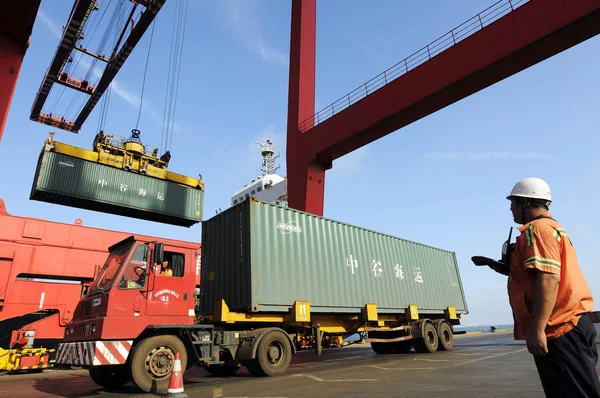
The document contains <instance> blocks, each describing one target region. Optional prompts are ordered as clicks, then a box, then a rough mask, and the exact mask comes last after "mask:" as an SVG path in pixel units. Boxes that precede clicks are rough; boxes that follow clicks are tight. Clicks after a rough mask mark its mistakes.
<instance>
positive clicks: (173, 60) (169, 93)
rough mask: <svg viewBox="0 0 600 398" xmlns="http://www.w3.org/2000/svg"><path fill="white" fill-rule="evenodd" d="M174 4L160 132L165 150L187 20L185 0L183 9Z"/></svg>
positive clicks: (169, 138)
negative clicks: (175, 6)
mask: <svg viewBox="0 0 600 398" xmlns="http://www.w3.org/2000/svg"><path fill="white" fill-rule="evenodd" d="M176 4H177V8H176V10H175V12H174V15H173V30H172V32H171V55H170V57H169V69H168V72H167V89H166V95H165V105H164V109H163V126H162V133H161V147H163V148H164V149H165V150H170V147H171V143H172V141H173V129H174V124H175V108H176V106H177V93H178V91H179V76H180V73H181V58H182V55H183V41H184V37H185V36H184V35H185V25H186V24H185V22H186V20H187V7H188V2H187V0H186V2H185V7H186V8H185V11H184V9H183V6H182V5H181V4H182V2H177V3H176ZM182 21H183V24H182ZM182 26H183V31H182ZM167 104H168V105H167Z"/></svg>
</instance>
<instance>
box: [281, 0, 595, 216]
mask: <svg viewBox="0 0 600 398" xmlns="http://www.w3.org/2000/svg"><path fill="white" fill-rule="evenodd" d="M315 28H316V0H292V28H291V41H290V80H289V99H288V132H287V171H288V198H289V206H290V207H292V208H295V209H298V210H302V211H307V212H309V213H313V214H317V215H320V216H322V215H323V198H324V187H325V171H326V170H328V169H330V168H331V165H332V162H333V161H334V160H335V159H338V158H340V157H342V156H344V155H346V154H348V153H350V152H352V151H354V150H356V149H358V148H360V147H362V146H364V145H367V144H369V143H371V142H373V141H375V140H377V139H379V138H381V137H384V136H386V135H387V134H390V133H392V132H394V131H396V130H398V129H400V128H402V127H404V126H407V125H408V124H410V123H413V122H415V121H417V120H419V119H421V118H423V117H426V116H428V115H430V114H432V113H434V112H436V111H438V110H440V109H442V108H444V107H446V106H448V105H451V104H453V103H455V102H457V101H460V100H461V99H463V98H465V97H468V96H469V95H471V94H473V93H476V92H477V91H480V90H482V89H484V88H486V87H489V86H491V85H493V84H495V83H497V82H499V81H501V80H503V79H505V78H507V77H510V76H512V75H514V74H516V73H518V72H520V71H522V70H524V69H526V68H529V67H530V66H532V65H535V64H537V63H539V62H541V61H543V60H545V59H547V58H550V57H552V56H553V55H556V54H558V53H560V52H562V51H564V50H566V49H568V48H570V47H573V46H575V45H577V44H579V43H581V42H583V41H585V40H587V39H589V38H591V37H594V36H595V35H597V34H598V33H600V1H598V0H578V1H566V0H501V1H499V2H497V3H495V4H494V5H492V6H491V7H489V8H488V9H486V10H484V11H483V12H481V13H479V14H477V15H476V16H475V17H473V18H471V19H470V20H468V21H467V22H465V23H463V24H462V25H460V26H458V27H457V28H455V29H453V30H452V31H450V32H448V33H447V34H445V35H443V36H442V37H440V38H439V39H437V40H436V41H434V42H433V43H431V44H429V45H427V46H426V47H423V48H422V49H421V50H419V51H417V52H416V53H414V54H413V55H411V56H410V57H408V58H406V59H404V60H402V61H400V62H399V63H398V64H396V65H394V66H393V67H391V68H390V69H388V70H386V71H385V72H383V73H381V74H380V75H378V76H376V77H375V78H373V79H371V80H369V81H368V82H366V83H365V84H362V85H361V86H359V87H358V88H357V89H355V90H353V91H352V92H350V93H348V94H347V95H345V96H343V97H341V98H340V99H339V100H337V101H336V102H334V103H332V104H331V105H329V106H327V107H325V108H323V109H322V110H320V111H319V112H317V113H314V103H315V98H314V92H315V42H316V33H315Z"/></svg>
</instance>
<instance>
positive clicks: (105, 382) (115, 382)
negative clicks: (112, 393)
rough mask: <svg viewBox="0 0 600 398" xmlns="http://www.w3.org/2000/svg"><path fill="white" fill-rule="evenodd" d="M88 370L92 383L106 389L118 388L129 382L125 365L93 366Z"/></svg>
mask: <svg viewBox="0 0 600 398" xmlns="http://www.w3.org/2000/svg"><path fill="white" fill-rule="evenodd" d="M89 372H90V378H91V379H92V380H93V381H94V383H96V384H98V385H99V386H101V387H104V388H106V389H107V390H113V389H116V388H120V387H123V386H124V385H125V384H127V383H129V372H128V371H127V366H126V365H118V366H94V367H92V368H90V369H89Z"/></svg>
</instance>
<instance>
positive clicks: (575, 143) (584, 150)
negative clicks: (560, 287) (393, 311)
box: [0, 0, 600, 324]
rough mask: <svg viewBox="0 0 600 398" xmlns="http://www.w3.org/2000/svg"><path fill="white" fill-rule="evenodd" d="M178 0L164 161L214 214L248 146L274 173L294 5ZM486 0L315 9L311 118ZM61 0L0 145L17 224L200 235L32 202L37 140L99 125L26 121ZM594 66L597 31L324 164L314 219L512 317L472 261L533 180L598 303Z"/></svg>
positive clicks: (72, 138)
mask: <svg viewBox="0 0 600 398" xmlns="http://www.w3.org/2000/svg"><path fill="white" fill-rule="evenodd" d="M103 3H105V2H103V1H99V4H100V6H101V7H102V5H103ZM189 3H190V4H189V9H188V13H187V16H188V20H187V25H186V36H185V47H184V53H183V63H182V66H181V78H180V79H181V80H180V86H179V93H178V102H177V109H176V116H175V120H176V123H175V128H174V135H173V141H172V145H171V154H172V156H173V158H172V160H171V163H170V168H171V169H172V170H173V171H175V172H178V173H181V174H186V175H192V176H195V175H197V174H198V173H201V174H202V175H203V177H204V182H205V184H206V194H205V207H204V210H205V214H206V216H211V215H212V214H214V212H215V210H216V209H218V208H226V207H228V205H229V200H230V197H231V195H232V194H233V192H235V191H236V189H238V188H239V187H241V186H242V185H243V184H245V183H247V182H249V181H250V180H251V179H252V178H254V177H256V176H257V175H259V173H260V156H259V151H258V149H259V147H258V146H257V145H256V144H254V141H257V140H260V141H264V140H266V139H267V138H270V139H271V140H273V141H274V143H275V145H276V149H279V151H280V153H281V165H282V170H281V171H283V172H285V128H286V119H287V87H288V86H287V84H288V69H287V64H288V54H289V24H290V2H289V1H274V0H271V1H267V0H264V1H249V0H248V1H246V0H226V1H214V0H213V1H203V2H196V1H190V2H189ZM492 3H493V1H487V2H481V1H475V0H464V1H461V2H460V5H457V4H458V3H451V2H443V1H431V0H427V1H425V0H423V1H419V2H411V3H410V4H408V3H405V2H397V1H391V0H390V1H388V0H378V2H377V7H372V6H369V5H367V4H366V3H364V4H363V3H359V2H358V1H355V2H347V1H343V0H327V1H323V0H320V1H318V5H317V72H316V73H317V75H316V76H317V88H316V90H317V98H316V101H317V109H320V108H321V107H323V106H325V105H327V104H329V103H331V102H332V101H334V100H336V99H337V98H339V97H341V96H342V95H344V94H346V93H347V92H349V91H350V90H352V89H354V88H355V87H356V86H358V85H360V84H361V83H364V82H365V81H367V80H368V79H370V78H371V77H373V76H375V75H377V74H378V73H380V72H382V71H383V70H384V69H387V68H388V67H390V66H392V65H393V64H395V63H396V62H398V61H399V60H401V59H403V58H404V57H406V56H408V55H410V54H412V53H413V52H414V51H416V50H418V49H419V48H421V47H422V46H424V45H425V44H427V43H429V42H431V41H432V40H434V39H436V38H437V37H439V36H440V35H442V34H444V33H446V32H447V31H449V30H450V29H452V28H453V27H455V26H456V25H459V24H460V23H462V22H463V21H465V20H467V19H468V18H470V17H471V16H473V15H475V14H476V13H478V12H480V11H481V10H483V9H484V8H486V7H487V6H489V5H491V4H492ZM72 4H73V2H72V1H70V0H45V1H42V4H41V7H40V12H39V15H38V18H37V20H36V23H35V26H34V30H33V35H32V38H31V45H30V48H29V50H28V52H27V55H26V57H25V60H24V63H23V67H22V70H21V75H20V78H19V81H18V84H17V89H16V92H15V95H14V97H13V102H12V108H11V110H10V113H9V117H8V121H7V124H6V127H5V130H4V136H3V139H2V141H1V142H0V167H2V169H3V170H4V171H5V172H4V177H3V178H4V181H3V184H2V185H1V188H0V197H1V198H3V199H4V200H5V202H6V205H7V208H8V211H9V212H10V213H11V214H14V215H18V216H26V217H37V218H44V219H49V220H53V221H59V222H66V223H71V222H73V221H74V220H75V219H76V218H82V219H83V222H84V224H85V225H88V226H93V227H99V228H107V229H117V230H124V231H129V232H137V233H145V234H151V235H157V236H164V237H169V238H175V239H182V240H189V241H198V240H199V239H200V232H201V230H200V226H198V225H197V226H194V227H192V228H182V227H175V226H168V225H162V224H158V223H151V222H145V221H141V220H135V219H127V218H123V217H117V216H112V215H106V214H101V213H95V212H91V211H86V210H80V209H74V208H68V207H62V206H58V205H52V204H47V203H42V202H35V201H30V200H29V199H28V198H29V192H30V189H31V182H32V180H33V176H34V173H35V165H36V161H37V157H38V155H39V153H40V150H41V148H42V144H43V141H44V139H45V138H46V137H47V136H48V133H49V132H50V131H56V136H55V139H56V140H58V141H62V142H66V143H69V144H72V145H76V146H81V147H85V148H89V147H91V143H92V140H93V136H94V134H95V133H96V128H97V125H98V118H99V113H100V107H99V106H97V107H96V109H95V110H94V112H93V113H92V114H91V115H90V117H89V118H88V120H87V122H86V124H85V125H84V128H83V129H82V131H81V132H80V133H79V134H78V135H75V134H72V133H69V132H66V131H62V130H56V129H51V128H49V127H48V126H44V125H41V124H38V123H34V122H32V121H30V120H29V111H30V108H31V105H32V103H33V100H34V98H35V94H36V92H37V90H38V87H39V85H40V82H41V81H42V78H43V75H44V72H45V71H46V69H47V68H48V66H49V65H50V62H51V60H52V57H53V55H54V52H55V50H56V46H57V44H58V40H59V36H60V27H61V26H62V25H64V24H65V23H66V21H67V18H68V14H69V12H70V10H71V7H72ZM175 10H176V2H175V1H174V0H169V1H168V2H167V4H166V6H165V7H164V9H163V10H161V12H160V13H159V15H158V18H157V20H156V25H155V32H154V38H153V43H152V50H151V53H150V64H149V67H148V77H147V82H146V88H145V92H144V106H143V111H142V117H141V120H140V125H139V129H140V130H141V131H142V139H143V140H144V143H147V144H152V145H155V146H159V145H160V142H161V131H162V120H163V107H164V96H165V93H166V76H167V69H168V59H169V53H170V45H171V44H170V43H171V32H172V23H173V16H174V13H175ZM149 39H150V35H149V34H146V35H145V36H144V38H143V39H142V40H141V42H140V44H139V45H138V46H137V47H136V49H135V50H134V51H133V53H132V54H131V56H130V58H129V59H128V60H127V62H126V63H125V65H124V66H123V68H122V69H121V71H120V72H119V74H118V75H117V78H116V85H115V86H113V91H112V95H111V99H110V103H109V109H108V113H107V118H106V125H105V131H109V132H112V133H115V134H119V135H123V136H128V135H129V133H130V131H131V129H132V128H134V127H135V123H136V119H137V114H138V109H139V101H140V99H139V98H140V93H141V86H142V76H143V72H144V66H145V61H146V55H147V51H148V45H149ZM474 56H477V55H476V54H474ZM599 63H600V38H598V37H596V38H593V39H590V40H588V41H586V42H584V43H582V44H580V45H578V46H576V47H574V48H571V49H569V50H567V51H565V52H563V53H561V54H559V55H557V56H555V57H553V58H551V59H549V60H546V61H544V62H543V63H541V64H538V65H535V66H533V67H531V68H529V69H527V70H525V71H523V72H520V73H519V74H517V75H515V76H512V77H510V78H508V79H506V80H504V81H502V82H500V83H498V84H496V85H494V86H492V87H490V88H487V89H485V90H484V91H481V92H479V93H476V94H475V95H472V96H470V97H469V98H466V99H464V100H462V101H460V102H458V103H456V104H453V105H452V106H449V107H447V108H445V109H443V110H440V111H438V112H436V113H435V114H433V115H431V116H429V117H427V118H425V119H422V120H420V121H418V122H416V123H413V124H412V125H410V126H407V127H405V128H403V129H401V130H399V131H397V132H395V133H393V134H390V135H388V136H387V137H385V138H383V139H380V140H378V141H376V142H374V143H372V144H370V145H368V146H366V147H363V148H361V149H359V150H357V151H355V152H353V153H351V154H349V155H347V156H346V157H344V158H341V159H339V160H337V161H335V162H334V165H333V169H332V170H331V171H329V172H328V173H327V180H326V190H325V216H326V217H328V218H332V219H336V220H340V221H343V222H347V223H350V224H355V225H359V226H362V227H366V228H369V229H373V230H376V231H380V232H384V233H387V234H391V235H394V236H398V237H402V238H406V239H410V240H413V241H417V242H421V243H425V244H428V245H432V246H436V247H440V248H443V249H446V250H452V251H455V252H456V253H457V257H458V262H459V267H460V271H461V276H462V281H463V284H464V288H465V292H466V296H467V302H468V305H469V309H470V312H471V313H470V315H468V316H466V317H465V318H464V321H463V323H464V324H493V323H495V324H502V323H511V322H512V317H511V312H510V307H509V305H508V301H507V295H506V278H504V277H502V276H500V275H497V274H495V273H494V272H493V271H491V270H488V269H487V268H477V267H475V266H474V265H473V264H472V263H471V261H470V257H471V256H473V255H487V256H490V257H494V258H497V257H499V256H500V249H501V245H502V243H503V242H504V240H505V239H506V237H507V235H508V230H509V228H510V227H511V226H513V223H512V217H511V214H510V211H509V202H508V201H506V199H505V197H506V195H507V194H508V193H509V192H510V189H511V188H512V186H513V184H514V183H515V182H516V181H517V180H519V179H521V178H525V177H531V176H537V177H541V178H544V179H546V180H547V181H548V182H549V184H550V186H551V189H552V195H553V198H554V204H553V206H552V207H551V212H552V213H553V215H554V216H555V217H556V218H557V219H558V220H559V221H560V222H561V223H562V224H563V226H564V228H565V229H566V230H567V232H568V233H569V235H570V236H571V237H572V240H573V242H574V244H575V247H576V249H577V250H578V255H579V260H580V263H581V267H582V269H583V271H584V273H585V276H586V277H587V280H588V283H589V284H590V287H591V288H592V291H593V293H594V296H595V297H596V298H597V299H598V298H599V297H600V284H599V283H598V282H597V281H598V280H600V271H599V267H598V265H597V262H598V260H597V256H596V255H595V253H594V250H595V245H597V244H598V240H597V238H594V235H593V228H594V227H593V226H594V225H597V224H598V223H599V222H600V216H599V214H600V211H599V210H600V209H599V205H598V204H599V203H600V202H599V201H598V194H599V191H600V184H598V182H599V181H598V179H599V176H600V161H599V160H598V159H599V157H598V155H597V148H598V147H599V146H600V145H599V144H600V135H599V134H598V131H599V130H598V126H600V113H598V111H597V108H598V93H599V92H600V79H599V78H598V73H597V65H598V64H599ZM55 87H57V86H55ZM53 90H56V88H55V89H53ZM70 99H71V97H68V99H67V94H65V97H64V98H61V101H59V106H63V107H64V109H66V107H67V106H68V105H69V103H70ZM9 170H12V171H9ZM599 308H600V306H598V305H596V309H599Z"/></svg>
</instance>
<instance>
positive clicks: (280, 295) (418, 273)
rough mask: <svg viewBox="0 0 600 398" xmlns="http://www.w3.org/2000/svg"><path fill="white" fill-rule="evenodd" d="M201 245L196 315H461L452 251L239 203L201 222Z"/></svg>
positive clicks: (293, 212) (269, 206)
mask: <svg viewBox="0 0 600 398" xmlns="http://www.w3.org/2000/svg"><path fill="white" fill-rule="evenodd" d="M202 245H203V247H202V249H203V253H204V255H205V257H204V260H203V265H202V289H201V291H202V293H203V295H202V300H201V303H202V307H201V311H202V313H203V314H210V313H212V312H213V308H214V302H215V301H218V300H220V299H221V298H223V299H225V301H226V302H227V304H228V305H229V307H230V310H232V311H240V312H244V311H248V312H287V311H288V310H289V309H290V307H291V305H292V304H293V303H294V301H296V300H298V301H309V302H310V304H311V311H312V312H313V313H329V312H333V313H358V312H360V311H361V309H362V308H363V307H364V306H365V305H366V304H367V303H374V304H377V308H378V311H379V312H380V313H404V312H405V310H406V308H407V307H408V306H409V305H410V304H415V305H417V306H418V308H419V311H420V312H421V313H431V314H439V313H443V311H444V310H445V309H446V308H447V307H448V306H453V307H455V308H456V310H457V313H460V314H465V313H467V312H468V308H467V304H466V300H465V296H464V291H463V287H462V283H461V279H460V274H459V270H458V265H457V263H456V256H455V253H454V252H450V251H446V250H441V249H437V248H434V247H430V246H426V245H423V244H419V243H415V242H411V241H407V240H404V239H400V238H396V237H392V236H389V235H384V234H381V233H378V232H374V231H370V230H367V229H364V228H359V227H356V226H352V225H348V224H344V223H341V222H337V221H333V220H329V219H326V218H323V217H318V216H315V215H312V214H308V213H303V212H299V211H296V210H293V209H289V208H285V207H281V206H277V205H273V204H266V203H261V202H257V201H253V200H251V201H245V202H243V203H242V204H240V205H237V206H234V207H232V208H230V209H228V210H226V211H224V212H222V213H220V214H218V215H217V216H214V217H213V218H211V219H210V220H207V221H205V222H204V224H203V227H202Z"/></svg>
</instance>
